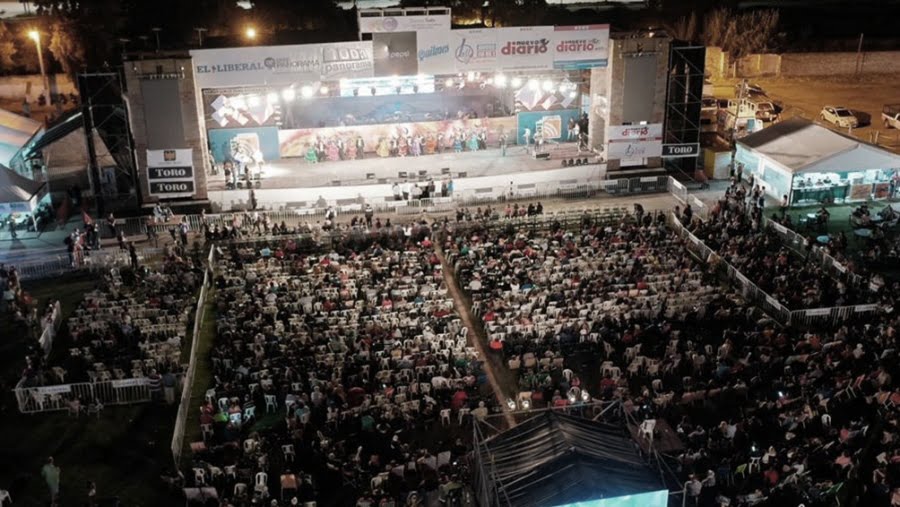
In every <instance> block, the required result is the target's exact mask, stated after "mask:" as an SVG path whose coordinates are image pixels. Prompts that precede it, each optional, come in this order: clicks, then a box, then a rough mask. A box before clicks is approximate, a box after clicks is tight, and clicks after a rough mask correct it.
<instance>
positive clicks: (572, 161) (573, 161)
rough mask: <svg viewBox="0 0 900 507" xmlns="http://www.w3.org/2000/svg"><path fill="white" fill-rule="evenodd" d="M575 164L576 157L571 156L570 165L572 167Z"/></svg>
mask: <svg viewBox="0 0 900 507" xmlns="http://www.w3.org/2000/svg"><path fill="white" fill-rule="evenodd" d="M573 165H575V159H574V158H570V159H569V167H571V166H573Z"/></svg>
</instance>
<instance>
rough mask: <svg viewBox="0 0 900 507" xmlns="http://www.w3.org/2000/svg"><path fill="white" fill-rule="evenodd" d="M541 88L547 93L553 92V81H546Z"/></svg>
mask: <svg viewBox="0 0 900 507" xmlns="http://www.w3.org/2000/svg"><path fill="white" fill-rule="evenodd" d="M541 88H543V89H544V91H545V92H549V91H551V90H553V81H550V80H549V79H548V80H546V81H544V84H543V85H541Z"/></svg>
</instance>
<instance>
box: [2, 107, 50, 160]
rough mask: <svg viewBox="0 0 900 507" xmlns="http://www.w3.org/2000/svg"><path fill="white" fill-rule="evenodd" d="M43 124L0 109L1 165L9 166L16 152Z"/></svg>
mask: <svg viewBox="0 0 900 507" xmlns="http://www.w3.org/2000/svg"><path fill="white" fill-rule="evenodd" d="M41 126H42V125H41V122H38V121H34V120H32V119H30V118H26V117H24V116H19V115H17V114H15V113H11V112H9V111H7V110H5V109H0V166H4V167H9V162H10V161H11V160H12V159H13V157H15V156H16V153H18V151H19V150H20V149H22V147H23V146H25V144H26V143H28V140H29V139H31V138H32V137H33V136H34V135H35V134H37V133H38V131H39V130H41Z"/></svg>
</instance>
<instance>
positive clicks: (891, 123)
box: [881, 104, 900, 129]
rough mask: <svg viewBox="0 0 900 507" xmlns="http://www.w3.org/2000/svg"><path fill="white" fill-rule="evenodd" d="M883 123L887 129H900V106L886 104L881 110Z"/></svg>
mask: <svg viewBox="0 0 900 507" xmlns="http://www.w3.org/2000/svg"><path fill="white" fill-rule="evenodd" d="M881 121H882V122H884V126H885V127H886V128H891V127H894V128H895V129H900V104H886V105H885V106H884V108H883V109H882V110H881Z"/></svg>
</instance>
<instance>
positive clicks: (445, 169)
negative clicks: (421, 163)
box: [441, 167, 450, 174]
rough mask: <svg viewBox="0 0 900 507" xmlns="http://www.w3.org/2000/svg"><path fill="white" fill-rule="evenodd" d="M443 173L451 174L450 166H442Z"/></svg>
mask: <svg viewBox="0 0 900 507" xmlns="http://www.w3.org/2000/svg"><path fill="white" fill-rule="evenodd" d="M441 174H450V168H449V167H442V168H441Z"/></svg>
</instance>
